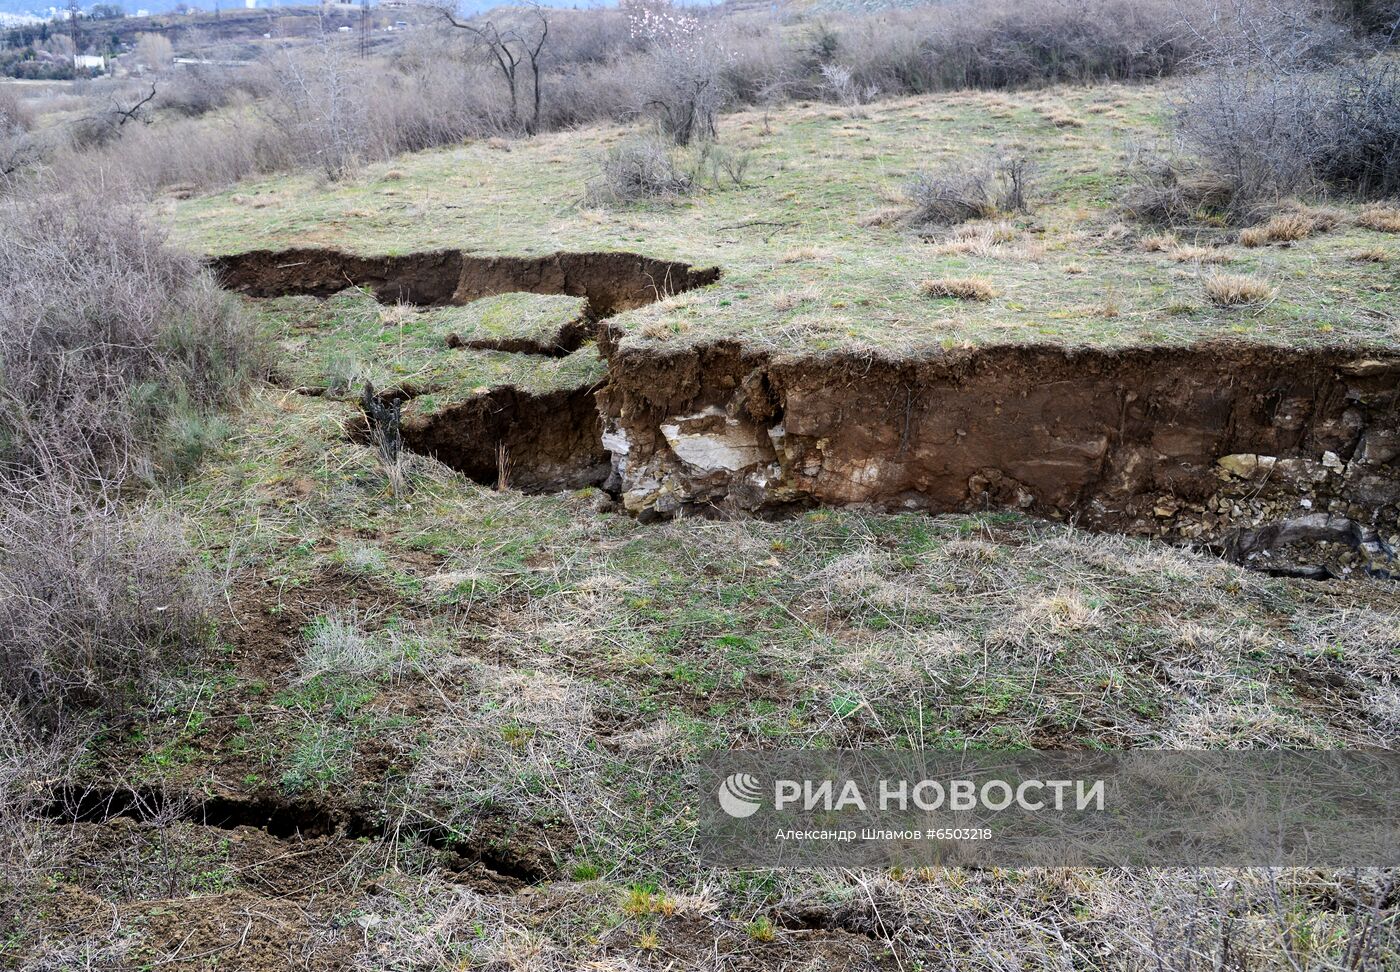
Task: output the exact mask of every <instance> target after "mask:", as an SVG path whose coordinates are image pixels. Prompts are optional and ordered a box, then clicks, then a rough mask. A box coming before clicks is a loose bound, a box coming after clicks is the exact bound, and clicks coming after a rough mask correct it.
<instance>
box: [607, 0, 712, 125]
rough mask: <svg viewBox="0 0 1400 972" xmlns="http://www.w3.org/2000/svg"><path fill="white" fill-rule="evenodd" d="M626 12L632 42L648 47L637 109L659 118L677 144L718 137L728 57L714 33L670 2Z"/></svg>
mask: <svg viewBox="0 0 1400 972" xmlns="http://www.w3.org/2000/svg"><path fill="white" fill-rule="evenodd" d="M624 9H625V10H626V12H627V17H628V23H629V27H630V29H631V34H632V38H633V40H635V41H638V42H640V43H642V44H644V45H646V47H647V53H646V55H645V57H646V58H647V60H648V61H649V63H648V64H646V66H645V68H644V70H643V71H641V72H640V77H639V78H638V81H639V83H640V84H641V85H642V86H643V94H642V98H641V101H642V105H641V107H643V108H646V109H650V110H653V111H655V112H656V113H657V115H658V120H659V122H660V126H661V129H662V131H663V132H665V133H666V134H667V135H669V136H671V138H673V139H674V140H675V142H676V144H678V145H689V144H690V143H691V141H693V140H696V139H700V140H705V139H713V138H716V137H717V135H718V130H717V129H716V127H715V116H716V115H718V114H719V111H720V109H721V108H722V107H723V106H724V102H725V101H726V99H727V91H726V88H725V82H724V67H725V64H726V62H727V59H728V58H727V55H726V52H725V50H724V48H723V46H722V45H721V43H720V40H719V38H718V37H717V36H716V34H715V32H714V30H713V29H712V28H711V27H710V25H709V24H707V23H704V22H702V21H701V20H700V18H699V17H697V16H694V15H692V14H690V13H687V12H685V11H683V10H679V9H677V8H676V7H675V6H674V5H672V4H671V3H670V2H669V0H633V2H630V3H627V4H625V5H624Z"/></svg>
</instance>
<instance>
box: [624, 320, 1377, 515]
mask: <svg viewBox="0 0 1400 972" xmlns="http://www.w3.org/2000/svg"><path fill="white" fill-rule="evenodd" d="M609 366H610V368H609V381H608V384H607V385H606V386H605V387H604V388H603V389H602V390H601V391H600V392H599V401H600V403H601V409H602V412H603V415H604V421H605V423H606V424H607V426H608V432H607V439H606V440H605V441H607V442H608V443H609V448H610V449H611V451H612V452H613V455H614V457H615V461H616V460H617V457H618V456H619V455H621V456H622V459H621V460H620V461H617V462H616V464H617V465H618V466H619V476H618V478H619V480H620V482H619V486H620V488H621V489H622V491H623V496H624V499H625V500H626V502H627V505H628V507H629V508H631V509H634V510H638V511H640V510H644V509H656V510H657V511H658V512H661V513H670V512H674V511H676V510H679V509H683V508H685V507H686V506H687V505H689V504H695V503H704V502H715V501H718V500H721V499H728V500H729V501H731V502H734V503H736V504H737V505H739V506H741V507H744V508H748V509H761V508H763V507H765V506H772V505H774V504H783V503H821V504H852V503H863V504H870V505H875V506H881V507H888V508H907V509H926V510H932V511H938V512H946V511H954V510H967V509H975V508H985V507H988V506H1011V507H1015V508H1020V509H1025V510H1029V511H1032V512H1036V513H1041V514H1050V515H1058V516H1064V515H1069V514H1077V515H1079V516H1080V517H1081V518H1083V519H1084V520H1085V521H1087V522H1088V523H1090V524H1093V525H1103V526H1113V527H1117V528H1124V527H1131V526H1132V525H1133V524H1134V521H1138V520H1141V519H1143V518H1149V519H1162V518H1166V517H1165V516H1164V515H1161V514H1156V513H1154V510H1157V509H1162V508H1165V506H1164V504H1167V505H1170V504H1173V503H1174V504H1177V505H1183V504H1185V505H1191V504H1194V505H1200V506H1202V507H1203V509H1202V511H1201V512H1207V511H1206V510H1205V509H1204V505H1205V504H1206V503H1207V502H1208V501H1209V499H1210V498H1211V497H1212V496H1214V495H1216V494H1217V493H1218V492H1220V490H1221V488H1222V486H1223V485H1224V484H1225V483H1227V482H1228V481H1229V480H1231V479H1234V478H1240V479H1242V480H1247V481H1251V482H1254V485H1255V486H1256V487H1257V486H1259V485H1261V484H1260V483H1258V482H1255V480H1262V479H1267V478H1270V477H1271V478H1274V479H1276V480H1278V481H1280V482H1282V481H1283V480H1297V479H1298V478H1299V477H1300V476H1302V477H1304V478H1306V479H1307V480H1308V481H1309V483H1315V484H1316V485H1330V486H1331V487H1332V488H1333V491H1334V492H1335V493H1336V494H1337V495H1338V496H1340V497H1342V498H1344V499H1346V500H1347V501H1348V503H1347V506H1349V507H1350V506H1353V505H1355V506H1359V507H1364V508H1366V511H1370V510H1372V509H1374V508H1377V507H1385V506H1390V507H1392V512H1393V504H1394V503H1395V501H1396V499H1397V498H1400V478H1397V470H1396V467H1395V466H1394V464H1393V460H1394V459H1395V458H1396V457H1397V455H1400V412H1397V389H1400V357H1389V358H1377V357H1367V356H1364V355H1357V354H1355V353H1347V352H1342V351H1324V352H1317V351H1292V350H1286V349H1273V348H1260V347H1245V346H1240V345H1232V344H1222V345H1216V346H1198V347H1192V348H1142V349H1134V350H1129V351H1094V350H1077V351H1076V350H1066V349H1062V348H1050V347H1046V348H1028V347H989V348H982V349H977V350H972V351H965V352H955V353H948V354H944V355H939V356H936V357H929V358H924V359H920V360H907V359H905V360H884V359H880V358H875V357H871V358H863V359H862V358H853V357H850V356H824V357H813V358H806V357H804V358H778V359H769V358H768V357H767V356H766V355H762V354H757V353H751V352H745V351H744V350H743V349H741V348H740V347H739V346H737V345H735V344H728V343H725V344H716V345H711V346H707V347H702V348H699V349H691V350H685V351H679V352H665V351H656V350H653V349H627V348H624V349H621V350H619V351H617V352H615V353H614V354H613V355H612V357H611V358H610V359H609ZM1238 456H1256V457H1257V456H1263V457H1265V458H1264V460H1263V461H1262V462H1261V461H1254V462H1253V466H1252V467H1251V468H1250V469H1249V470H1244V469H1243V466H1244V465H1246V464H1247V463H1248V462H1249V461H1248V460H1244V459H1235V460H1229V461H1227V462H1226V464H1225V466H1222V465H1221V464H1220V460H1221V459H1222V458H1225V457H1238ZM1279 460H1283V461H1282V462H1281V463H1280V462H1279ZM1227 467H1229V468H1227ZM1266 467H1267V468H1266ZM1232 470H1233V471H1232ZM1266 474H1268V475H1266ZM1307 508H1308V507H1306V506H1303V507H1299V509H1307ZM1353 512H1361V511H1355V510H1354V511H1353Z"/></svg>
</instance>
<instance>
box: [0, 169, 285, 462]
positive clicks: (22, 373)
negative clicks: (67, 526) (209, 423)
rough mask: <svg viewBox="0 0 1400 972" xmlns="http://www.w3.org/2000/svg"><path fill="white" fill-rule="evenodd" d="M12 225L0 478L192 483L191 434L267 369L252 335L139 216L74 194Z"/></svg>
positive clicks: (0, 277) (40, 204)
mask: <svg viewBox="0 0 1400 972" xmlns="http://www.w3.org/2000/svg"><path fill="white" fill-rule="evenodd" d="M3 215H4V218H5V222H6V244H7V245H6V246H4V247H0V476H3V475H4V474H5V473H7V472H8V473H9V474H11V475H14V474H18V473H21V472H23V471H26V470H27V471H33V470H36V469H43V470H45V471H46V472H48V473H51V474H55V475H62V476H65V477H67V478H70V479H73V480H75V481H90V482H97V483H109V482H120V481H122V480H124V479H126V478H127V477H130V476H133V475H136V476H138V477H141V478H144V479H151V478H153V477H155V476H156V475H157V474H159V473H161V472H167V473H176V472H179V471H181V469H182V467H183V466H184V465H186V464H187V463H188V462H189V461H190V460H191V459H192V458H193V457H191V456H190V455H188V454H182V452H183V451H184V449H185V447H186V446H188V445H189V444H190V443H189V439H188V436H187V435H186V434H185V432H183V431H180V427H181V426H188V424H189V423H190V422H192V421H193V422H196V423H197V420H198V419H199V418H200V417H201V416H203V415H205V414H206V413H207V412H208V411H209V410H211V409H213V408H215V407H218V406H220V405H222V404H225V403H227V402H228V401H230V400H231V399H232V398H233V397H234V396H235V395H236V394H237V392H238V390H239V389H240V388H241V387H242V385H243V383H244V381H245V380H246V379H247V378H248V377H249V376H250V375H251V374H252V373H253V372H254V371H255V370H256V369H257V368H258V367H260V359H259V355H258V352H257V344H256V340H255V335H254V332H253V330H252V328H251V325H250V323H249V322H248V321H246V320H245V319H244V318H243V317H242V316H241V315H240V313H239V312H238V309H237V305H236V304H235V303H234V301H233V299H232V298H231V297H229V296H228V295H226V294H225V293H223V292H222V291H221V290H219V289H218V288H217V287H216V286H215V285H214V282H213V280H212V279H211V278H210V277H209V275H208V274H207V273H206V272H205V271H203V270H202V269H201V267H200V265H199V263H198V262H197V261H196V260H195V259H194V258H193V257H191V256H188V255H186V254H183V253H180V252H178V251H176V250H174V249H172V248H171V247H169V246H168V245H167V244H166V242H165V240H164V238H163V236H162V235H161V234H160V233H158V232H156V231H154V230H152V229H151V228H150V227H149V226H147V225H146V224H145V223H143V222H142V220H141V219H140V217H139V216H138V215H137V214H135V213H134V212H130V211H124V210H121V209H117V208H113V207H111V206H110V205H109V204H105V203H103V202H102V201H101V200H97V199H88V198H85V197H82V196H78V195H69V196H51V197H44V198H41V199H39V200H38V201H35V202H28V203H20V202H12V203H9V204H7V207H6V209H5V210H4V213H3ZM177 431H179V432H180V434H178V435H177V434H173V433H175V432H177Z"/></svg>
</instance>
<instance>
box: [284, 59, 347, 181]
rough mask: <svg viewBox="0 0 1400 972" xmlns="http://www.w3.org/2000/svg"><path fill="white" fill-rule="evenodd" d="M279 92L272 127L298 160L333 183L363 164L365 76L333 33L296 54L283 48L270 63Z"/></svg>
mask: <svg viewBox="0 0 1400 972" xmlns="http://www.w3.org/2000/svg"><path fill="white" fill-rule="evenodd" d="M272 66H273V70H274V72H275V78H276V84H277V91H276V94H275V95H274V96H273V100H272V103H271V106H270V108H271V112H270V114H271V117H272V118H273V121H274V123H275V124H276V125H277V126H278V127H279V128H280V129H281V130H282V131H283V132H284V133H285V134H286V135H287V137H288V139H289V140H290V142H291V144H292V146H293V151H294V154H295V156H296V158H297V160H298V161H299V162H300V163H301V164H302V165H303V166H306V167H308V168H316V169H319V170H320V171H321V173H322V174H323V175H325V177H326V178H327V179H330V180H332V181H334V180H336V179H340V178H341V177H342V176H345V175H347V174H349V173H350V172H351V171H352V170H353V169H354V168H355V167H356V166H358V165H359V164H360V163H361V162H363V161H364V159H365V151H364V133H365V132H366V131H367V129H368V125H367V124H366V114H365V110H366V104H365V98H364V85H365V76H364V72H361V71H357V70H355V65H354V64H353V63H352V62H351V55H350V52H349V51H348V50H347V49H346V48H345V47H344V46H342V45H340V44H338V43H337V42H336V41H335V39H334V38H333V37H331V36H330V35H329V34H326V33H324V32H322V33H321V34H319V35H318V36H317V37H316V39H315V41H314V42H313V43H312V44H311V45H310V46H309V47H305V48H301V49H298V50H295V51H293V50H291V49H284V50H282V51H280V52H278V54H277V56H276V57H275V58H274V59H273V61H272Z"/></svg>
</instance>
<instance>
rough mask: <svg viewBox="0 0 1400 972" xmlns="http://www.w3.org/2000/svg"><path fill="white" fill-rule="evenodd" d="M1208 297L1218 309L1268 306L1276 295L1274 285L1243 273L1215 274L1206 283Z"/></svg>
mask: <svg viewBox="0 0 1400 972" xmlns="http://www.w3.org/2000/svg"><path fill="white" fill-rule="evenodd" d="M1204 286H1205V291H1206V297H1207V298H1209V300H1210V302H1211V303H1212V304H1215V305H1216V306H1217V307H1252V306H1256V305H1259V304H1266V303H1268V302H1269V301H1271V300H1273V299H1274V294H1275V293H1276V291H1275V289H1274V287H1273V285H1272V284H1270V283H1269V282H1268V281H1267V280H1260V279H1259V278H1258V277H1251V276H1248V275H1247V274H1242V273H1213V274H1211V275H1210V276H1208V277H1206V278H1205V281H1204Z"/></svg>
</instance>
